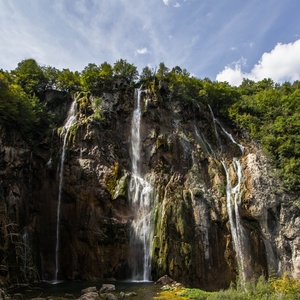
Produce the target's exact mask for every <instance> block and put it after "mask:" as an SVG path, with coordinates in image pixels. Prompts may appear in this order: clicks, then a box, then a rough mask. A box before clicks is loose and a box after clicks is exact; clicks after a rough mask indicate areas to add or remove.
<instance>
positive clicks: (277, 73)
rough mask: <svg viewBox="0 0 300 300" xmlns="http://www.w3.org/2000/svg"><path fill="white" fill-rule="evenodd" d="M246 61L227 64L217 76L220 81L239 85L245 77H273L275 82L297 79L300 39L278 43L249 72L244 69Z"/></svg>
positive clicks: (299, 64)
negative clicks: (287, 42)
mask: <svg viewBox="0 0 300 300" xmlns="http://www.w3.org/2000/svg"><path fill="white" fill-rule="evenodd" d="M243 64H244V62H243V61H241V62H237V63H234V64H233V66H226V67H225V68H224V70H222V71H221V72H219V73H218V74H217V76H216V80H218V81H227V82H229V83H230V84H231V85H239V84H240V83H241V82H242V80H243V78H249V79H251V80H254V81H259V80H262V79H264V78H271V79H272V80H274V81H275V82H279V83H281V82H284V81H295V80H299V77H300V39H299V40H297V41H295V42H294V43H289V44H281V43H279V44H277V45H276V46H275V47H274V49H273V50H272V51H271V52H265V53H264V54H263V55H262V57H261V59H260V61H259V62H258V63H257V64H256V65H255V66H254V67H253V68H252V70H251V71H250V72H249V73H246V72H243V71H242V66H243Z"/></svg>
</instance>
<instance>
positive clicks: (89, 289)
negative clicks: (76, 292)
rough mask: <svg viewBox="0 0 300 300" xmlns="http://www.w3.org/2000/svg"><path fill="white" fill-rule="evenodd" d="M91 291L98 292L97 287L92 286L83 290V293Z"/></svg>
mask: <svg viewBox="0 0 300 300" xmlns="http://www.w3.org/2000/svg"><path fill="white" fill-rule="evenodd" d="M90 292H97V288H96V287H95V286H91V287H87V288H85V289H83V290H81V294H86V293H90Z"/></svg>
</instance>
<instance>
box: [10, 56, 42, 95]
mask: <svg viewBox="0 0 300 300" xmlns="http://www.w3.org/2000/svg"><path fill="white" fill-rule="evenodd" d="M12 74H13V76H14V77H15V82H16V83H17V84H18V85H20V86H21V87H22V88H23V90H24V91H25V92H26V93H28V94H35V93H37V92H40V91H42V90H44V89H45V87H46V84H47V83H46V78H45V75H44V73H43V70H42V68H41V67H40V66H39V65H38V64H37V62H36V61H35V60H34V59H32V58H30V59H25V60H23V61H21V62H20V63H18V66H17V68H16V69H15V70H14V71H12Z"/></svg>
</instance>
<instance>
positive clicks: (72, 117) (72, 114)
mask: <svg viewBox="0 0 300 300" xmlns="http://www.w3.org/2000/svg"><path fill="white" fill-rule="evenodd" d="M76 121H77V118H76V101H73V102H72V104H71V106H70V109H69V112H68V116H67V119H66V122H65V124H64V126H63V128H62V131H61V137H62V138H63V147H62V152H61V157H60V170H59V185H58V200H57V211H56V247H55V277H54V281H55V282H57V280H58V278H57V276H58V271H59V244H60V230H59V223H60V210H61V209H60V208H61V196H62V188H63V180H64V162H65V156H66V145H67V138H68V133H69V131H70V128H71V127H72V125H74V124H75V122H76Z"/></svg>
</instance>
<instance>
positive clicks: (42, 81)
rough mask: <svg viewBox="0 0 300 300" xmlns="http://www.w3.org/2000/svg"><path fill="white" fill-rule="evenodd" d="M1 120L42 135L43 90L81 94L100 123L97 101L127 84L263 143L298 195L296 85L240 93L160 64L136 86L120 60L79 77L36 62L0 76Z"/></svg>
mask: <svg viewBox="0 0 300 300" xmlns="http://www.w3.org/2000/svg"><path fill="white" fill-rule="evenodd" d="M0 74H1V77H0V85H1V86H0V88H1V95H0V100H1V103H0V116H1V121H0V122H1V123H2V124H4V123H5V126H6V127H11V128H13V127H15V128H21V130H22V131H23V132H25V131H28V130H32V129H33V128H34V127H35V130H37V124H38V123H39V122H40V123H39V124H40V125H41V124H42V126H40V128H39V130H40V131H41V130H46V127H47V126H48V125H49V122H50V121H49V116H46V118H44V117H42V114H45V110H44V107H43V105H42V104H41V102H40V100H39V99H38V98H37V97H39V95H41V92H43V91H45V90H47V89H54V90H58V91H65V92H68V93H71V94H73V93H75V92H84V93H86V95H92V96H93V97H95V98H94V99H95V101H94V102H93V101H88V99H86V100H85V101H81V108H82V109H83V113H88V115H91V114H93V117H94V119H96V120H98V121H101V120H102V106H101V101H100V99H101V97H102V94H103V92H107V91H111V90H112V89H113V84H114V81H115V80H118V79H122V80H125V81H126V82H127V83H128V85H124V87H125V88H132V87H133V86H134V85H135V84H137V83H139V84H142V85H143V86H144V87H145V88H148V89H149V90H150V91H151V92H153V93H154V94H155V97H156V98H157V99H158V101H176V102H178V103H180V104H181V105H182V106H183V107H185V108H186V107H188V105H190V107H193V108H200V109H201V110H206V109H207V106H208V105H210V106H211V108H212V110H213V111H214V113H215V115H216V116H217V117H218V118H219V117H221V118H223V119H224V120H226V121H228V122H231V123H234V124H235V125H236V126H237V127H239V128H241V129H242V130H245V131H246V132H248V133H249V136H250V137H251V138H253V139H256V140H257V141H259V142H260V143H261V145H262V146H263V149H264V150H265V151H266V152H267V153H268V154H270V157H271V158H273V161H274V165H275V167H276V168H277V169H278V174H279V175H280V176H281V178H282V180H283V182H284V185H285V188H286V189H287V190H290V191H299V190H300V181H299V178H300V136H299V135H300V134H299V128H300V127H299V126H300V82H299V81H295V82H294V83H289V82H286V83H283V84H282V85H279V84H275V83H274V82H273V81H272V80H271V79H263V80H261V81H258V82H254V81H252V80H250V79H244V80H243V82H242V84H241V85H240V86H239V87H232V86H230V85H229V84H228V83H226V82H214V81H211V80H210V79H208V78H204V79H202V80H201V79H198V78H196V77H194V76H191V74H190V73H189V72H188V71H187V70H186V69H182V68H181V67H179V66H175V67H173V68H172V69H169V68H168V67H167V66H166V65H165V64H164V63H163V62H161V63H160V64H159V66H158V68H157V70H153V69H151V68H150V67H145V68H143V70H142V72H141V74H140V77H139V82H137V79H138V71H137V68H136V67H135V66H134V65H133V64H130V63H128V62H127V61H126V60H124V59H120V60H118V61H116V63H115V64H114V65H113V66H111V65H110V64H109V63H107V62H104V63H102V64H100V65H96V64H93V63H91V64H88V65H87V66H86V67H85V68H84V70H83V71H82V72H81V73H79V72H77V71H75V72H73V71H70V70H69V69H63V70H58V69H56V68H53V67H51V66H44V67H41V66H39V65H38V64H37V62H36V61H35V60H34V59H26V60H23V61H21V62H20V63H19V64H18V66H17V68H16V69H15V70H13V71H11V73H8V72H4V71H3V70H1V72H0Z"/></svg>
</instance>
